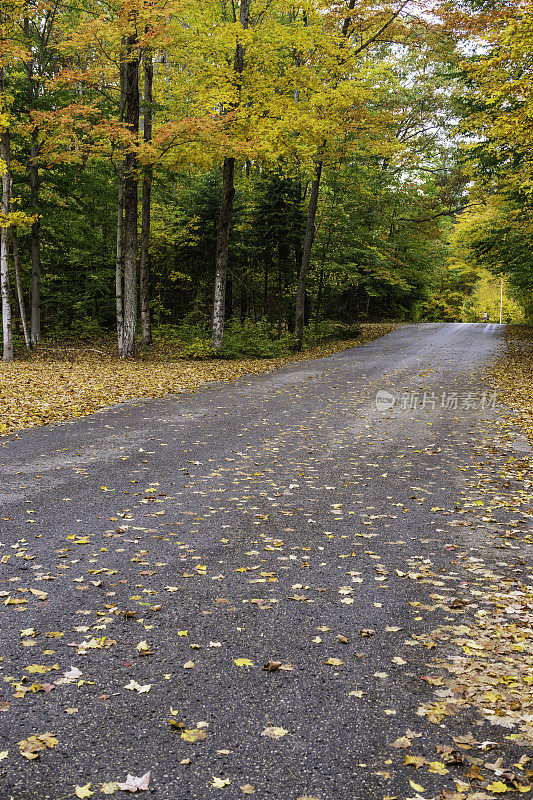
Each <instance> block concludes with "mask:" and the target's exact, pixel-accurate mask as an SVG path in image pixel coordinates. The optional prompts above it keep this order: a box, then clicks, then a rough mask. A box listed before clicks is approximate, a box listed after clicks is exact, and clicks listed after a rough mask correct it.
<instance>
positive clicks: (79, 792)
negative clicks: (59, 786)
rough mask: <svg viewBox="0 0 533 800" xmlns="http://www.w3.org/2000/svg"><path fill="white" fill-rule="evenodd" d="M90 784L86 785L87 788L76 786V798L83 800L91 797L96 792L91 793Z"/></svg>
mask: <svg viewBox="0 0 533 800" xmlns="http://www.w3.org/2000/svg"><path fill="white" fill-rule="evenodd" d="M90 785H91V784H90V783H86V784H85V786H76V787H75V788H74V791H75V793H76V797H79V798H81V800H83V798H84V797H90V796H91V795H92V794H94V792H91V790H90V789H89V786H90Z"/></svg>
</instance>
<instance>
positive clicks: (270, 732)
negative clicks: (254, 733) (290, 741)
mask: <svg viewBox="0 0 533 800" xmlns="http://www.w3.org/2000/svg"><path fill="white" fill-rule="evenodd" d="M288 732H289V731H288V730H286V729H285V728H278V727H275V726H274V727H270V728H265V729H264V731H262V732H261V736H268V737H269V738H270V739H281V737H282V736H286V735H287V734H288Z"/></svg>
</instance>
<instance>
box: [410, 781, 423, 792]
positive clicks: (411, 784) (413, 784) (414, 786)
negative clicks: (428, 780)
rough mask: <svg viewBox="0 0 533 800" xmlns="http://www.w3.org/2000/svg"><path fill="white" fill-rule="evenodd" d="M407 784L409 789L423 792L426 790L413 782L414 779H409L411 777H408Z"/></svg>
mask: <svg viewBox="0 0 533 800" xmlns="http://www.w3.org/2000/svg"><path fill="white" fill-rule="evenodd" d="M409 785H410V787H411V789H414V790H415V792H425V791H426V790H425V789H424V787H423V786H420V784H419V783H415V782H414V781H412V780H411V778H409Z"/></svg>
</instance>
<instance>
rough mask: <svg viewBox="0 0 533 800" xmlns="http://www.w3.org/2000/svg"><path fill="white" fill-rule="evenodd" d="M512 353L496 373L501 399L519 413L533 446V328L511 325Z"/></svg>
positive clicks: (509, 330) (510, 342) (510, 347)
mask: <svg viewBox="0 0 533 800" xmlns="http://www.w3.org/2000/svg"><path fill="white" fill-rule="evenodd" d="M506 339H507V348H508V352H507V353H506V355H505V356H504V357H503V358H502V359H500V361H499V362H498V364H497V365H496V366H495V368H494V370H493V373H494V377H495V380H496V382H497V384H498V389H499V393H500V398H501V399H502V400H503V402H505V403H506V404H508V405H509V406H510V407H511V408H513V409H514V410H515V411H516V414H517V417H518V419H519V421H520V425H521V426H522V428H523V429H524V430H525V431H526V432H527V435H528V436H529V438H530V440H531V442H532V443H533V326H531V325H509V326H508V327H507V330H506Z"/></svg>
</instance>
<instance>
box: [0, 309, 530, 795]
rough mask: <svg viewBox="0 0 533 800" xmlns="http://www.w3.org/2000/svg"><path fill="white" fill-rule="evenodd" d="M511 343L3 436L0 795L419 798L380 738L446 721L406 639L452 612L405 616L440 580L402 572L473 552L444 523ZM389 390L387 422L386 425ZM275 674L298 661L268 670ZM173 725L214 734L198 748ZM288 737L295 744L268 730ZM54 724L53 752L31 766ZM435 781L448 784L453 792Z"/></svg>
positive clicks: (275, 380)
mask: <svg viewBox="0 0 533 800" xmlns="http://www.w3.org/2000/svg"><path fill="white" fill-rule="evenodd" d="M503 350H504V339H503V328H502V327H500V326H497V325H481V324H477V325H468V324H426V325H404V326H402V327H401V328H400V329H398V330H397V331H396V332H394V333H392V334H390V335H389V336H387V337H385V338H383V339H379V340H376V341H374V342H372V343H370V344H368V345H366V346H364V347H360V348H356V349H353V350H348V351H345V352H343V353H339V354H337V355H335V356H332V357H330V358H325V359H319V360H314V361H307V362H304V363H301V364H299V365H296V366H290V367H288V368H286V369H283V370H281V371H279V372H276V373H273V374H269V375H262V376H255V377H253V378H248V377H247V378H243V379H241V380H239V381H237V382H235V383H231V384H226V385H220V386H215V387H212V388H208V389H203V390H201V391H197V392H196V393H195V394H191V395H181V396H176V397H169V398H165V399H162V400H157V401H150V402H146V403H143V402H140V403H130V404H125V405H121V406H118V407H113V408H111V409H109V410H106V411H104V412H102V413H98V414H95V415H92V416H90V417H87V418H85V419H83V420H81V421H77V422H73V423H68V424H63V425H58V426H50V427H45V428H36V429H32V430H29V431H25V432H22V433H20V435H18V436H17V437H10V438H6V439H3V440H0V475H1V478H0V527H1V533H0V541H1V543H2V546H1V547H0V557H1V556H3V558H2V563H0V590H1V591H4V592H9V595H5V594H4V595H3V598H4V602H5V601H6V600H7V599H8V597H11V598H15V599H18V600H25V601H26V602H24V603H20V602H19V603H13V602H8V604H7V605H1V606H0V636H1V647H2V649H1V660H0V675H3V676H4V678H3V680H2V678H1V677H0V681H1V682H0V712H1V713H0V725H1V727H0V751H2V750H8V751H9V754H8V757H7V758H5V760H2V761H0V797H1V798H2V800H4V798H6V800H7V798H14V800H27V799H29V798H32V800H59V798H70V797H74V786H75V785H76V784H78V785H86V784H88V783H89V782H90V783H91V790H92V791H95V792H97V794H96V795H95V797H100V796H103V795H102V794H100V786H101V784H102V783H104V782H109V781H116V780H121V781H124V779H125V777H126V774H127V773H128V772H129V773H132V774H133V775H134V776H142V775H144V774H145V773H146V772H148V771H149V770H150V771H151V777H150V787H151V789H152V794H151V796H153V797H154V798H157V800H179V799H183V800H185V798H187V799H189V798H190V800H192V799H193V798H201V799H202V800H203V798H211V797H224V798H238V797H243V796H245V794H244V793H243V791H242V790H241V789H240V787H241V786H246V785H247V784H249V785H251V786H253V787H254V788H255V795H256V796H257V797H260V798H275V800H293V799H294V800H296V798H300V797H312V798H320V800H345V799H346V800H348V798H350V800H363V799H365V800H367V798H368V799H370V800H373V799H374V798H376V799H377V798H379V799H380V800H381V798H382V797H383V796H384V795H386V794H387V793H389V794H390V796H394V795H398V796H400V797H401V798H405V797H407V795H413V794H416V792H414V791H413V789H411V788H410V786H409V783H408V778H409V777H411V775H409V776H407V775H406V774H405V772H404V771H403V770H402V769H401V767H400V766H399V763H401V762H398V758H397V757H396V756H397V753H396V752H395V751H394V752H392V751H391V748H390V743H391V742H392V741H393V740H394V739H395V738H396V737H398V736H401V735H402V734H403V733H404V732H405V730H406V727H408V726H409V725H411V726H412V727H414V729H415V730H418V731H421V732H423V736H424V739H425V738H426V737H430V736H431V735H432V733H431V731H428V727H429V728H431V727H433V728H434V727H435V726H428V724H427V722H426V721H425V720H422V719H421V718H420V717H417V716H416V709H417V707H418V705H419V704H420V702H422V701H423V700H427V699H428V697H429V696H430V691H431V690H430V689H429V688H428V686H427V684H426V683H424V682H423V681H421V680H420V675H421V674H424V669H425V663H426V661H427V660H428V658H429V654H428V652H427V650H426V649H425V648H423V647H419V648H413V647H412V646H409V645H408V644H405V641H406V640H407V641H409V640H411V642H412V640H413V636H422V637H423V635H424V633H427V632H429V631H430V630H431V628H432V626H433V625H435V624H436V623H437V622H438V619H437V618H438V615H439V614H441V613H444V612H439V611H437V612H436V613H433V615H432V614H427V613H426V614H423V613H422V612H421V611H420V610H419V608H417V606H413V605H411V604H410V603H412V602H416V603H418V602H420V601H423V600H427V597H428V596H429V592H431V591H432V590H434V587H432V585H431V583H432V582H431V581H429V585H421V584H420V583H419V582H417V581H416V580H408V579H406V578H405V573H406V571H409V570H411V571H412V570H413V569H417V568H418V567H420V565H421V564H424V563H425V564H430V565H431V569H432V573H431V574H432V575H433V576H435V575H436V574H438V573H439V572H440V573H441V574H442V575H445V576H446V580H441V581H440V583H441V584H443V586H444V587H445V589H444V590H449V589H450V587H451V591H452V594H453V592H454V591H457V588H456V587H457V586H458V585H461V581H462V580H464V575H463V574H462V573H461V567H460V566H457V565H454V562H455V561H456V553H457V550H456V549H454V548H457V547H459V548H465V549H466V550H468V548H474V549H475V548H477V547H480V548H482V547H483V542H482V539H483V536H482V532H479V531H478V532H477V533H476V534H475V536H477V539H476V538H474V539H472V538H471V537H472V533H471V532H468V534H467V533H465V529H464V528H461V527H453V526H452V527H449V523H448V520H449V517H446V516H442V515H439V514H436V513H435V512H432V511H431V509H432V508H440V509H441V510H442V511H443V514H450V513H452V511H453V509H454V507H455V504H456V503H457V502H459V501H460V498H461V492H462V491H463V490H464V486H465V481H466V480H467V473H466V472H465V471H464V470H467V469H468V468H469V466H470V465H471V460H470V459H471V453H472V448H473V447H475V446H476V445H477V444H479V438H480V431H483V430H484V425H485V422H484V420H486V419H493V418H494V416H495V415H496V416H497V414H498V412H497V411H495V410H494V409H492V408H490V405H491V402H492V401H491V398H490V395H487V396H486V397H485V399H484V405H486V406H489V407H488V408H486V409H484V410H482V409H480V408H479V406H480V404H481V396H482V393H483V392H484V391H485V390H486V386H485V385H484V382H483V379H482V378H481V377H480V375H479V370H480V369H481V368H482V367H483V365H484V364H485V362H486V360H487V359H490V358H493V357H495V356H496V355H498V354H500V353H501V352H502V351H503ZM378 390H388V391H389V392H391V393H393V394H394V395H395V396H396V397H397V403H396V405H395V406H394V407H393V408H392V409H389V410H385V411H382V410H378V409H377V408H376V403H375V395H376V392H377V391H378ZM424 391H425V392H426V393H427V394H426V399H425V402H424V399H423V398H424V394H423V393H424ZM416 392H418V395H415V394H413V393H416ZM454 392H455V393H459V395H458V401H455V400H454V397H453V393H454ZM443 393H445V395H444V397H445V399H444V401H443V400H442V398H443ZM416 396H418V397H419V398H421V401H420V400H419V401H418V403H417V404H415V397H416ZM456 402H457V405H458V407H457V408H455V407H454V406H455V403H456ZM411 405H413V406H414V405H417V407H416V408H410V407H409V406H411ZM443 405H444V407H442V406H443ZM447 406H448V407H447ZM517 446H519V445H517ZM502 447H503V445H502ZM505 447H507V445H506V446H505ZM505 447H503V449H502V458H503V457H504V456H505V455H506V454H507V451H505ZM467 537H469V538H468V541H467ZM478 539H479V541H478ZM424 559H426V561H425V562H424V561H423V560H424ZM396 570H398V572H399V573H400V574H398V573H397V572H396ZM402 573H403V574H402ZM424 584H427V582H426V581H424ZM29 589H34V590H37V591H41V592H46V593H47V597H46V598H45V599H44V600H43V599H40V598H39V596H38V595H35V594H34V593H32V592H30V591H28V590H29ZM125 610H126V611H127V612H128V614H127V615H125V614H124V613H123V612H124V611H125ZM387 628H392V629H393V630H387ZM31 629H33V632H32V631H31ZM365 629H369V630H372V631H374V633H373V634H370V635H360V632H361V631H363V632H364V631H365ZM394 629H396V630H394ZM23 631H24V633H21V632H23ZM28 631H29V632H28ZM184 632H186V633H184ZM339 635H340V636H341V637H345V638H346V639H348V640H349V641H348V643H343V642H342V641H339V639H338V636H339ZM103 637H105V638H103ZM143 641H145V642H147V644H148V645H149V647H150V648H151V649H152V650H153V653H152V654H149V655H145V656H142V655H139V653H138V651H137V649H136V648H137V645H139V643H140V642H143ZM83 642H85V643H88V646H86V645H84V644H82V643H83ZM196 646H199V647H196ZM141 649H142V648H141ZM330 658H333V659H339V660H340V661H341V662H343V663H341V664H337V665H336V664H335V662H333V664H327V663H326V662H327V661H328V659H330ZM394 658H396V659H398V660H399V662H400V663H395V662H394V661H393V659H394ZM235 659H237V660H238V659H247V660H249V661H250V662H251V663H252V664H253V666H250V665H246V664H245V665H244V666H238V665H237V664H236V663H235ZM269 660H279V661H283V662H285V665H286V664H288V665H289V666H292V667H293V669H286V670H285V669H284V670H277V671H274V672H271V673H268V674H267V672H265V671H264V670H263V669H262V667H263V664H264V663H265V662H268V661H269ZM187 662H194V667H190V668H184V664H186V663H187ZM402 662H404V663H402ZM35 664H36V665H39V666H42V667H52V669H49V670H48V671H45V672H43V671H41V672H38V671H35V672H32V670H31V665H35ZM71 666H73V667H76V668H77V669H79V670H80V671H81V673H82V675H81V677H80V678H79V679H75V678H73V677H68V674H69V668H70V667H71ZM28 667H30V670H28ZM64 672H67V677H66V678H65V677H64V676H63V673H64ZM375 673H378V676H376V675H375ZM72 674H73V675H76V674H77V673H76V672H74V673H72ZM23 676H26V677H25V678H23ZM131 680H133V681H136V682H137V683H138V684H139V685H141V686H146V685H150V687H151V688H150V689H149V691H144V692H141V693H139V692H137V691H135V690H127V689H125V688H124V687H125V686H127V685H128V684H130V681H131ZM55 681H59V683H58V684H56V683H54V682H55ZM34 683H40V684H41V685H42V684H46V688H48V689H50V687H54V688H53V689H50V690H49V691H44V692H43V691H39V690H37V691H35V692H34V691H27V689H28V688H29V687H30V686H31V685H32V684H34ZM13 684H18V686H17V685H15V686H14V685H13ZM130 685H131V684H130ZM350 692H356V694H355V695H353V694H352V695H351V694H350ZM361 692H362V696H360V697H359V696H358V693H361ZM14 693H18V694H19V697H14V696H13V695H14ZM20 695H22V696H20ZM74 709H77V710H74ZM171 709H173V710H174V711H175V712H176V713H175V714H174V715H172V712H171ZM170 718H172V719H173V720H175V721H176V722H183V724H184V726H185V729H187V730H191V729H195V728H197V726H198V725H200V727H199V728H197V730H199V731H203V732H204V733H206V734H207V738H205V739H203V740H200V741H196V742H188V741H186V740H185V739H183V738H182V737H181V735H180V733H181V732H180V729H178V728H176V727H173V726H171V725H170V724H169V719H170ZM276 727H277V728H283V729H284V730H286V731H288V733H286V734H285V735H283V736H282V737H281V738H279V739H276V738H270V736H267V735H262V732H264V731H265V729H267V728H276ZM47 731H49V732H51V733H52V734H54V736H55V737H56V738H57V739H58V742H59V743H58V744H57V745H56V746H55V747H53V748H50V749H47V750H46V751H45V752H42V753H41V755H40V757H39V758H38V759H36V760H33V761H30V760H27V759H25V758H23V757H22V756H21V755H20V754H19V746H18V744H17V743H18V742H19V741H21V740H23V739H27V738H28V736H31V735H33V734H37V735H38V734H42V733H44V732H47ZM438 733H439V735H441V734H442V730H439V731H438ZM195 735H196V734H195ZM391 752H392V755H391ZM402 757H403V754H402ZM391 759H392V761H391ZM387 771H388V772H389V774H390V778H389V777H386V774H387ZM380 773H382V774H380ZM384 776H385V777H384ZM213 778H217V779H220V780H222V781H224V780H226V779H229V781H230V783H229V784H226V785H225V786H223V788H216V787H215V786H213V785H211V784H212V783H213ZM424 778H425V782H426V786H427V785H428V783H427V781H428V780H429V781H432V780H433V781H436V783H435V782H434V784H433V785H434V787H437V788H439V791H440V788H441V787H442V781H443V778H442V777H440V776H438V775H437V776H430V777H429V778H427V777H426V776H424ZM446 780H448V779H446ZM439 781H440V783H439ZM450 781H451V779H450ZM450 781H448V784H446V783H445V788H446V786H448V788H454V784H453V783H450ZM430 786H431V784H430ZM249 791H251V790H249ZM430 791H431V789H428V792H430ZM115 796H126V795H125V794H123V793H122V792H118V794H117V795H115Z"/></svg>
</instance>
